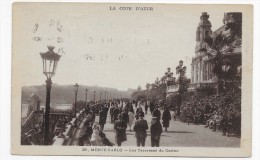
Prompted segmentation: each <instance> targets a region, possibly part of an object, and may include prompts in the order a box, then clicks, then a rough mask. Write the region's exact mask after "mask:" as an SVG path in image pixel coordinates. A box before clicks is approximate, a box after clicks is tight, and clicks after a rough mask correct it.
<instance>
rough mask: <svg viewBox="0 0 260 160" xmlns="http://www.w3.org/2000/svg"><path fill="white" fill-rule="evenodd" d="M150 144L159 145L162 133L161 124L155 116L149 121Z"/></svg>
mask: <svg viewBox="0 0 260 160" xmlns="http://www.w3.org/2000/svg"><path fill="white" fill-rule="evenodd" d="M150 131H151V146H152V147H159V144H160V137H161V134H162V125H161V123H160V121H159V120H158V119H157V117H152V122H151V129H150Z"/></svg>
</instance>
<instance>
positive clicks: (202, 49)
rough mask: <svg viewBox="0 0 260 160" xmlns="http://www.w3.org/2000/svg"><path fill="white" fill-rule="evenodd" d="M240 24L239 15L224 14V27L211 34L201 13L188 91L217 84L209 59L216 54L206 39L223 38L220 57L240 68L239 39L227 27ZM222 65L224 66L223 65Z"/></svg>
mask: <svg viewBox="0 0 260 160" xmlns="http://www.w3.org/2000/svg"><path fill="white" fill-rule="evenodd" d="M241 22H242V14H241V13H233V12H231V13H225V14H224V19H223V23H224V25H223V26H222V27H220V28H219V29H217V30H216V31H214V32H212V30H211V27H212V26H211V22H210V21H209V15H208V14H207V13H206V12H202V15H201V17H200V22H199V24H198V27H197V31H196V47H195V57H193V58H192V63H191V84H190V85H189V88H188V90H189V91H194V90H196V89H197V88H200V87H206V86H209V87H213V88H214V87H216V85H215V82H217V78H218V77H216V76H215V75H214V73H213V68H214V63H212V61H211V59H212V57H214V56H215V55H216V54H217V53H216V50H215V49H213V48H212V46H210V45H209V43H208V42H207V39H208V38H211V39H214V38H216V36H217V35H221V36H223V37H222V39H223V42H222V46H221V48H220V49H219V52H220V53H221V56H222V57H224V56H225V58H227V59H228V61H229V62H231V63H233V64H235V65H234V67H236V68H237V67H241V37H240V36H237V35H239V33H237V32H236V31H234V27H233V28H232V27H228V26H232V25H233V26H234V25H236V24H238V25H239V23H241ZM240 27H241V26H240ZM235 32H236V33H235ZM235 34H237V35H235ZM222 63H223V62H222ZM233 64H232V65H233ZM222 65H223V66H224V65H226V64H224V63H223V64H222Z"/></svg>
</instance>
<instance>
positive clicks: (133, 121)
mask: <svg viewBox="0 0 260 160" xmlns="http://www.w3.org/2000/svg"><path fill="white" fill-rule="evenodd" d="M149 104H150V102H148V101H147V102H145V104H144V105H143V104H142V103H141V102H135V101H129V100H125V101H113V102H110V103H102V104H98V105H99V107H97V106H96V108H98V110H97V111H94V109H93V107H92V109H91V108H90V107H86V109H85V112H86V119H87V120H86V122H85V125H84V126H85V133H84V135H83V136H82V138H81V141H84V143H81V144H82V145H93V146H104V145H105V146H113V145H115V144H113V143H112V142H110V140H109V139H108V138H107V137H106V135H105V133H104V132H103V130H104V126H105V124H106V122H107V119H108V118H107V117H108V114H109V115H110V118H109V120H108V121H110V123H111V124H113V129H114V131H115V143H116V145H117V146H121V145H122V143H123V142H125V141H127V134H126V130H127V128H129V131H130V132H132V131H134V132H135V134H134V136H135V139H136V145H137V146H138V147H139V146H142V147H144V146H145V142H146V138H147V131H148V130H149V128H150V133H151V146H152V147H159V144H160V137H161V134H162V132H163V127H165V131H167V128H168V127H169V122H170V120H171V114H170V111H169V110H168V108H165V109H164V111H163V114H162V117H161V111H160V110H159V106H158V105H156V106H155V107H154V109H153V112H152V120H151V125H150V127H149V126H148V122H147V120H146V119H145V114H147V110H148V108H149V107H150V106H149ZM142 106H144V107H145V110H146V112H144V111H143V107H142ZM96 115H99V122H98V123H95V116H96ZM161 119H162V120H163V123H162V124H163V125H162V124H161V122H160V120H161Z"/></svg>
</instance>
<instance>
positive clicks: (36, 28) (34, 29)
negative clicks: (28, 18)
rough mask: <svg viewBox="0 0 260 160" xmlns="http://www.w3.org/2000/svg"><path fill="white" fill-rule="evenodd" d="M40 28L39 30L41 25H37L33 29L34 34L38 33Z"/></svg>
mask: <svg viewBox="0 0 260 160" xmlns="http://www.w3.org/2000/svg"><path fill="white" fill-rule="evenodd" d="M38 28H39V24H38V23H35V25H34V28H33V33H35V32H37V30H38Z"/></svg>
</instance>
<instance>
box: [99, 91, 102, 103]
mask: <svg viewBox="0 0 260 160" xmlns="http://www.w3.org/2000/svg"><path fill="white" fill-rule="evenodd" d="M99 100H100V102H101V100H102V92H100V97H99Z"/></svg>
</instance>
